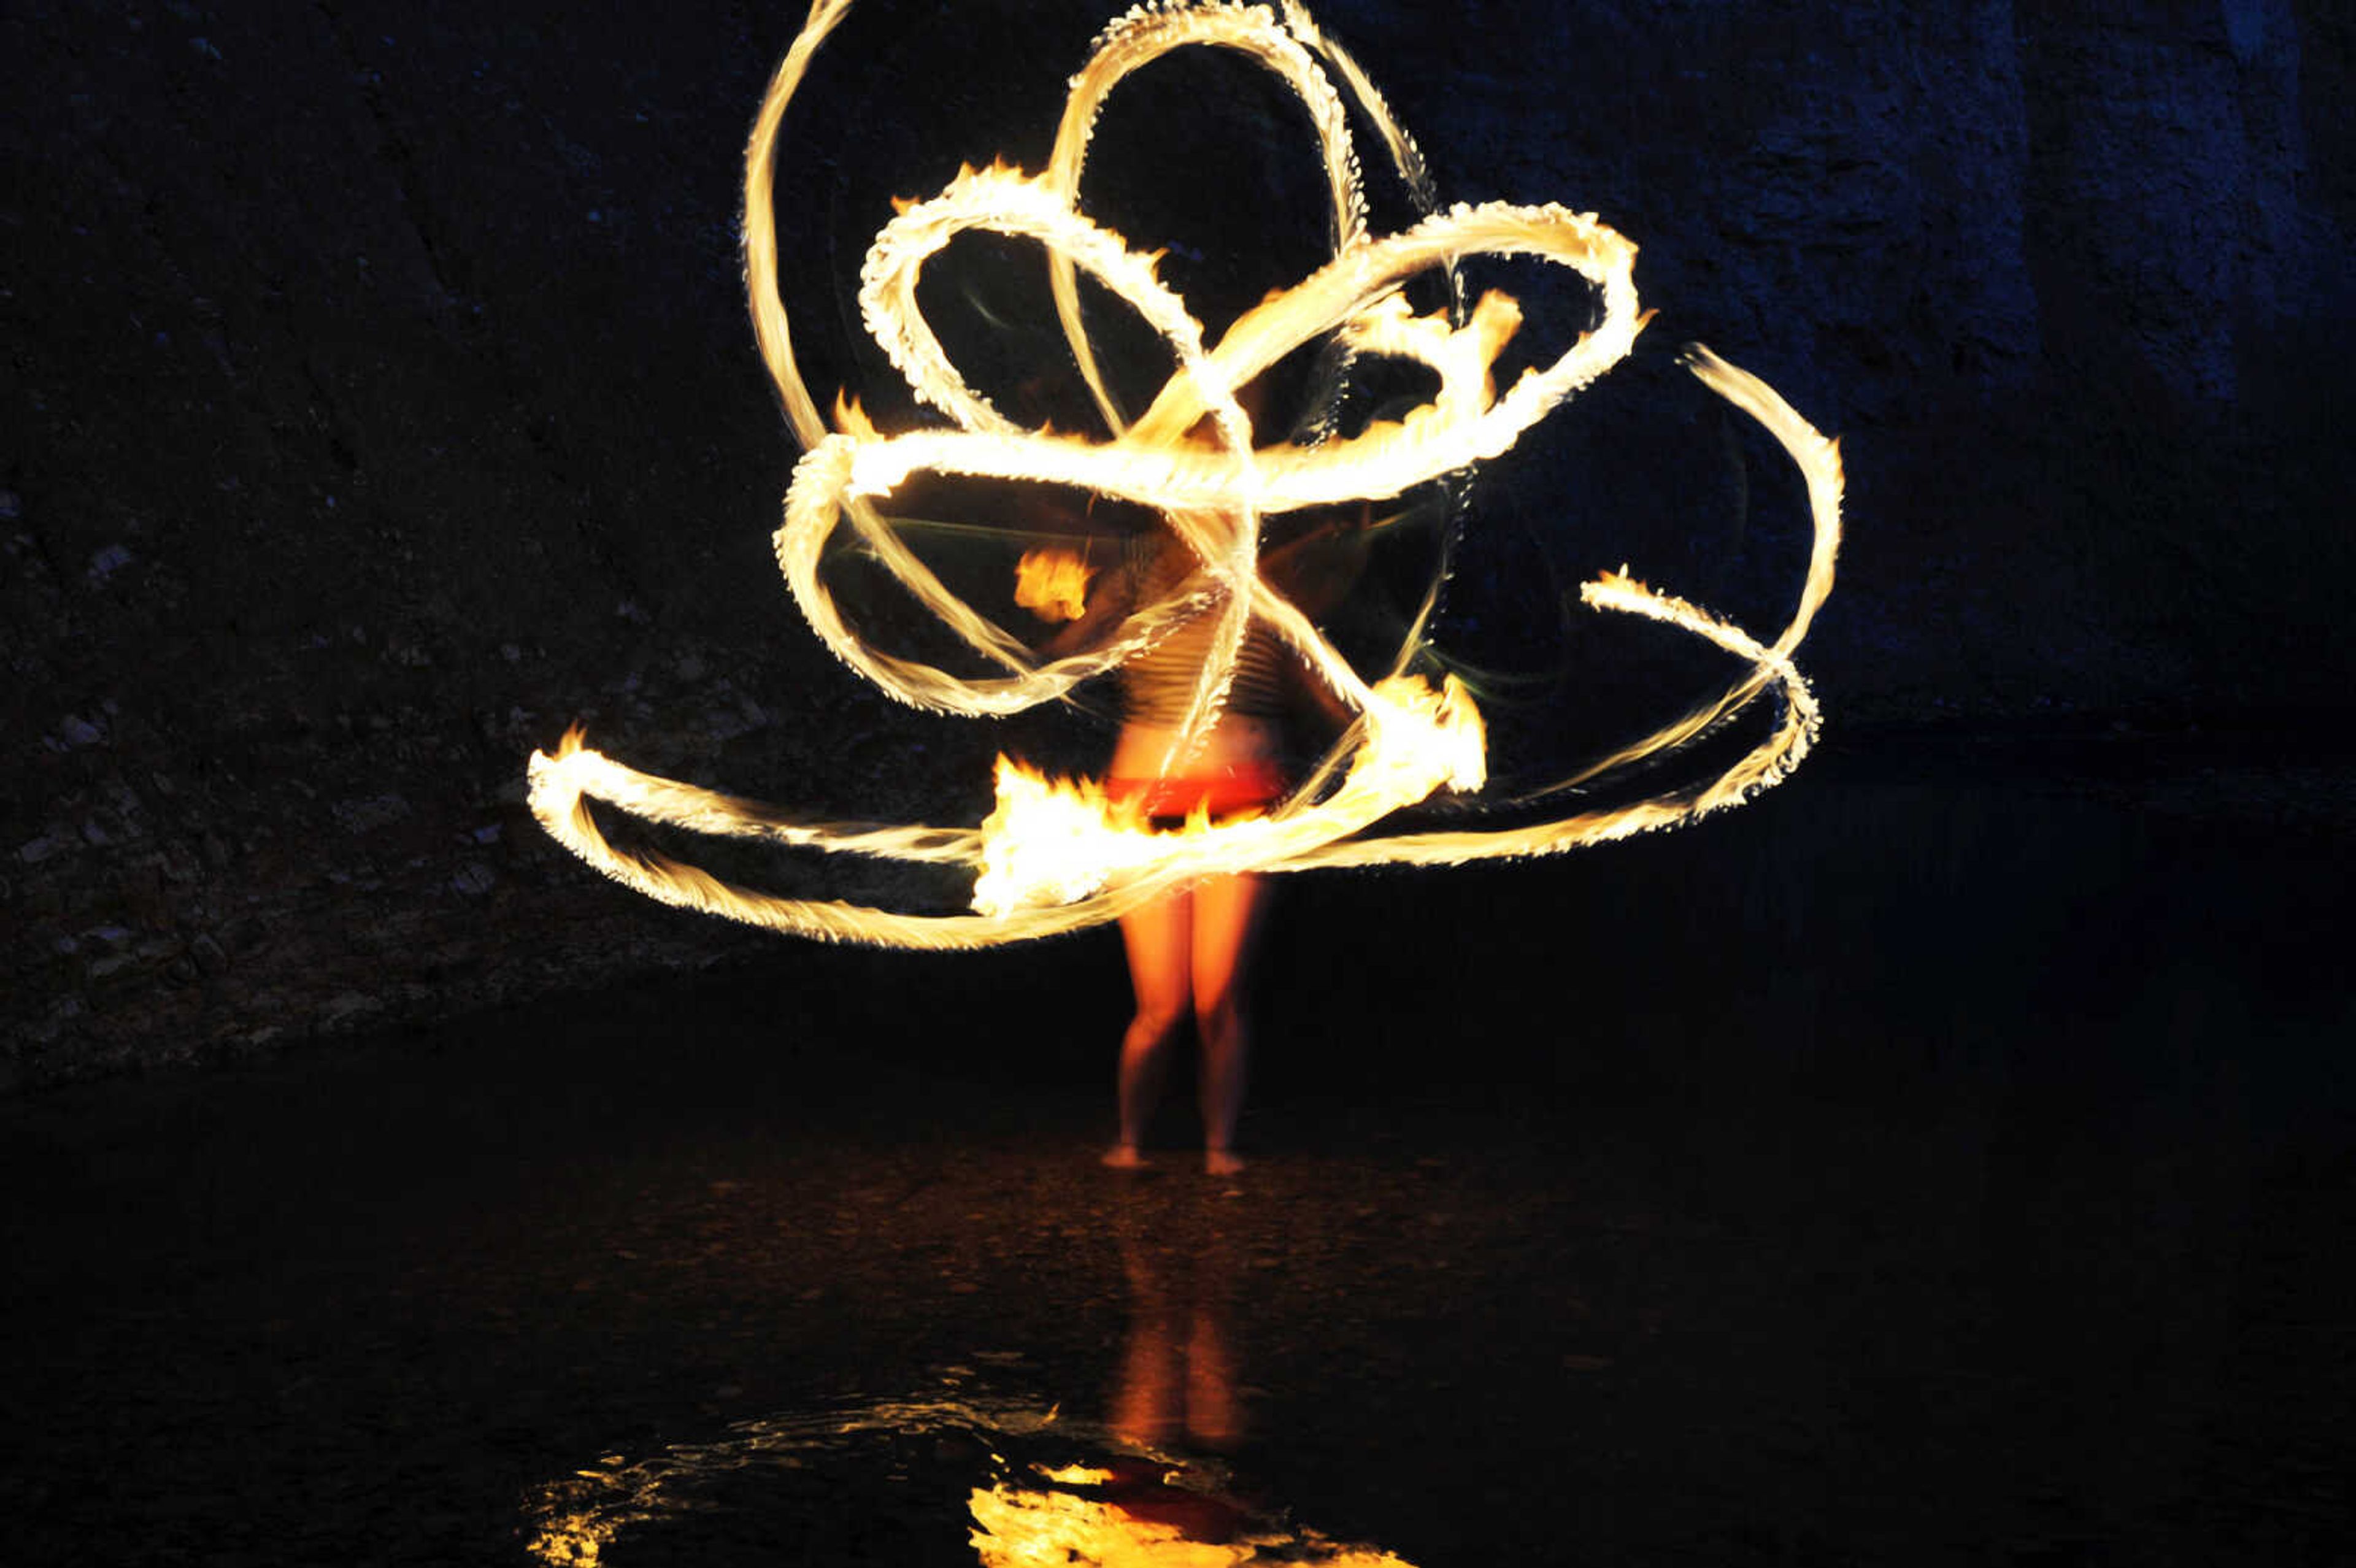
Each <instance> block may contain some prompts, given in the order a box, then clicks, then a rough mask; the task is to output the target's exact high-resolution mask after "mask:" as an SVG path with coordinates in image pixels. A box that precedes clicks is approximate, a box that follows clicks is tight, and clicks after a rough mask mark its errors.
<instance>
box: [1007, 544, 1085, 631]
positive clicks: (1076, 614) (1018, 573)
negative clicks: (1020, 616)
mask: <svg viewBox="0 0 2356 1568" xmlns="http://www.w3.org/2000/svg"><path fill="white" fill-rule="evenodd" d="M1096 574H1097V569H1096V568H1095V567H1093V566H1090V565H1088V564H1087V562H1086V561H1084V560H1081V559H1080V558H1079V556H1078V555H1077V554H1076V552H1074V551H1072V550H1068V549H1033V550H1025V551H1024V552H1023V559H1022V560H1018V561H1016V562H1015V563H1014V603H1017V604H1019V605H1021V606H1022V607H1023V609H1025V610H1028V611H1030V612H1031V613H1033V614H1034V615H1036V616H1038V617H1039V619H1041V620H1042V621H1076V620H1078V619H1079V618H1080V617H1081V616H1082V615H1085V614H1087V609H1088V580H1089V579H1090V578H1092V577H1094V576H1096Z"/></svg>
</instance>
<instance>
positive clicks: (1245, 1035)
mask: <svg viewBox="0 0 2356 1568" xmlns="http://www.w3.org/2000/svg"><path fill="white" fill-rule="evenodd" d="M1191 896H1192V898H1193V901H1194V912H1193V913H1194V921H1193V925H1194V951H1193V955H1192V957H1193V966H1194V977H1193V978H1194V1029H1195V1033H1196V1035H1197V1037H1198V1038H1199V1040H1201V1043H1202V1050H1203V1079H1202V1089H1201V1096H1202V1107H1203V1166H1204V1168H1205V1169H1206V1170H1208V1171H1209V1172H1210V1173H1211V1174H1212V1175H1214V1176H1230V1175H1233V1174H1234V1173H1235V1172H1237V1171H1238V1170H1241V1169H1242V1168H1244V1164H1243V1161H1242V1160H1241V1159H1238V1158H1237V1157H1236V1152H1235V1145H1236V1121H1237V1117H1239V1116H1241V1115H1242V1114H1243V1108H1244V1076H1245V1069H1246V1067H1247V1065H1248V1057H1249V1054H1250V1052H1249V1047H1250V1043H1251V1042H1250V1027H1251V1026H1250V1020H1249V1019H1248V1016H1247V1013H1246V1008H1245V984H1246V981H1247V980H1248V974H1247V969H1248V965H1249V962H1250V959H1251V944H1252V935H1253V933H1254V932H1255V931H1257V930H1258V925H1259V913H1260V912H1261V910H1262V909H1263V908H1265V907H1266V905H1267V901H1268V890H1267V886H1266V884H1265V883H1263V882H1262V881H1261V880H1260V879H1259V878H1258V877H1243V876H1239V877H1212V878H1209V879H1206V880H1204V881H1201V882H1198V883H1196V884H1195V886H1194V890H1193V893H1192V895H1191Z"/></svg>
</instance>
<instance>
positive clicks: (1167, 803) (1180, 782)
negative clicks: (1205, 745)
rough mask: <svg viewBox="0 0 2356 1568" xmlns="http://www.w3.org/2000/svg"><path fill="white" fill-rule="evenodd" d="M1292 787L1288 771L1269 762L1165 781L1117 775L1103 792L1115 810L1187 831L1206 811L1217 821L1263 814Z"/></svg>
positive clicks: (1226, 766)
mask: <svg viewBox="0 0 2356 1568" xmlns="http://www.w3.org/2000/svg"><path fill="white" fill-rule="evenodd" d="M1288 787H1289V785H1288V784H1287V783H1286V781H1285V776H1284V769H1283V768H1282V767H1280V766H1279V765H1278V764H1277V763H1275V762H1273V761H1271V760H1269V759H1267V758H1258V759H1253V760H1248V761H1245V762H1240V763H1226V764H1224V765H1223V766H1220V767H1216V768H1212V769H1210V770H1208V771H1206V772H1201V773H1173V774H1172V775H1171V776H1169V777H1167V778H1143V779H1141V778H1124V777H1122V776H1120V775H1119V774H1115V775H1114V776H1113V777H1111V778H1108V779H1107V780H1105V793H1106V794H1107V795H1110V796H1111V797H1112V798H1113V801H1114V803H1115V804H1116V805H1135V806H1136V807H1137V808H1138V809H1139V810H1141V811H1142V812H1143V813H1144V814H1145V819H1146V820H1147V821H1148V822H1150V823H1151V824H1152V825H1153V826H1154V827H1183V826H1184V825H1185V822H1186V819H1187V818H1188V817H1190V816H1194V813H1195V812H1197V811H1207V812H1208V813H1209V814H1210V815H1211V816H1212V817H1213V819H1217V818H1219V817H1222V816H1246V815H1248V814H1251V813H1253V812H1258V811H1264V810H1266V809H1267V808H1268V807H1269V806H1270V805H1275V804H1276V803H1277V802H1278V801H1280V800H1281V799H1283V798H1284V795H1285V792H1286V790H1287V788H1288Z"/></svg>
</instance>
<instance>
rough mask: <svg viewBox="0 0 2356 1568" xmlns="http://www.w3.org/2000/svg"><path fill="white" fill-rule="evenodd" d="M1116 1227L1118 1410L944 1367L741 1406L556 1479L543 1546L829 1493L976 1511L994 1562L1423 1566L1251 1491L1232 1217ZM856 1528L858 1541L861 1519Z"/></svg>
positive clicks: (824, 1502) (944, 1535)
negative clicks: (831, 1397)
mask: <svg viewBox="0 0 2356 1568" xmlns="http://www.w3.org/2000/svg"><path fill="white" fill-rule="evenodd" d="M1119 1245H1120V1260H1121V1271H1122V1275H1123V1276H1124V1278H1125V1279H1126V1281H1127V1284H1128V1286H1129V1322H1128V1329H1127V1334H1126V1338H1125V1342H1124V1344H1123V1347H1122V1354H1121V1358H1120V1361H1119V1373H1118V1377H1117V1380H1116V1381H1115V1384H1114V1387H1113V1388H1112V1390H1111V1391H1110V1399H1109V1401H1108V1420H1107V1421H1105V1422H1103V1423H1098V1422H1095V1421H1092V1420H1089V1419H1087V1418H1085V1417H1081V1416H1076V1415H1068V1414H1066V1413H1063V1411H1062V1408H1061V1406H1060V1404H1047V1405H1044V1407H1043V1405H1042V1403H1040V1402H1039V1401H1037V1400H1035V1399H1033V1400H1025V1399H1022V1398H1014V1397H1007V1396H1004V1395H1001V1394H997V1393H994V1392H991V1391H990V1390H989V1389H988V1388H986V1387H985V1386H983V1376H984V1374H980V1373H977V1372H976V1371H972V1370H971V1369H968V1368H964V1367H951V1368H947V1369H944V1371H943V1374H942V1378H941V1382H942V1387H941V1388H940V1389H939V1390H937V1391H936V1392H933V1393H930V1394H928V1395H926V1396H925V1397H921V1398H912V1399H907V1400H898V1401H874V1402H864V1403H846V1404H844V1405H842V1406H841V1407H838V1408H835V1409H833V1410H829V1411H819V1412H813V1413H809V1414H802V1415H791V1416H781V1417H772V1418H769V1419H766V1420H759V1421H747V1422H740V1423H737V1424H734V1425H733V1426H731V1427H730V1428H729V1429H728V1432H727V1434H726V1435H725V1436H723V1437H722V1438H721V1439H720V1440H718V1441H716V1442H712V1443H707V1444H679V1445H671V1446H669V1447H667V1448H665V1449H663V1450H662V1451H661V1452H660V1453H659V1454H655V1455H652V1456H648V1457H646V1458H642V1459H639V1460H637V1461H635V1462H632V1461H626V1460H625V1459H624V1458H623V1457H622V1456H618V1455H615V1456H607V1457H605V1459H603V1460H601V1461H600V1462H599V1463H598V1465H596V1466H595V1467H590V1468H584V1469H582V1470H579V1471H577V1472H575V1473H574V1474H573V1476H572V1477H567V1478H566V1479H563V1480H561V1481H557V1482H553V1483H552V1484H550V1485H548V1486H545V1487H543V1488H541V1489H540V1491H539V1494H538V1495H537V1497H536V1498H535V1499H533V1503H532V1506H531V1509H530V1514H529V1516H528V1518H527V1520H526V1528H527V1536H528V1542H529V1546H530V1552H531V1554H532V1555H533V1556H534V1557H535V1558H537V1559H538V1560H539V1561H540V1562H541V1563H549V1564H571V1565H575V1568H579V1565H584V1564H594V1563H607V1564H612V1563H623V1562H626V1561H628V1558H629V1554H630V1552H631V1550H632V1548H633V1547H634V1546H636V1545H637V1544H638V1543H639V1542H641V1541H644V1542H646V1544H647V1545H648V1547H650V1548H654V1549H655V1554H656V1555H658V1556H659V1557H661V1558H662V1559H663V1560H665V1561H669V1560H671V1559H672V1558H674V1557H676V1556H677V1555H678V1554H679V1553H680V1552H681V1551H682V1550H691V1549H693V1548H694V1547H695V1546H696V1545H697V1543H698V1541H699V1540H700V1539H701V1538H700V1536H699V1534H698V1531H699V1530H701V1529H703V1528H712V1529H714V1531H715V1533H716V1534H717V1535H718V1537H719V1538H720V1539H722V1540H724V1541H730V1542H738V1543H741V1542H744V1541H748V1540H751V1541H757V1540H758V1539H759V1537H760V1534H761V1530H760V1523H759V1521H760V1520H761V1519H762V1518H764V1517H766V1518H772V1519H775V1520H777V1521H778V1522H777V1528H778V1531H779V1533H780V1535H790V1534H796V1533H799V1532H801V1531H803V1530H804V1529H806V1527H807V1524H808V1522H809V1520H808V1518H807V1517H805V1516H806V1515H807V1513H808V1511H809V1510H811V1509H818V1510H823V1517H826V1518H836V1519H840V1518H855V1517H856V1516H858V1515H860V1514H861V1513H862V1510H873V1513H874V1514H875V1515H878V1516H884V1517H887V1518H889V1519H892V1520H906V1519H908V1518H909V1517H911V1516H917V1517H922V1518H923V1519H924V1520H925V1525H926V1531H927V1533H926V1536H925V1539H926V1541H930V1542H933V1543H935V1544H937V1545H938V1546H940V1547H941V1548H943V1549H944V1550H946V1549H947V1548H948V1545H949V1543H951V1542H953V1541H955V1539H956V1532H957V1531H958V1530H959V1529H960V1528H961V1529H962V1530H963V1531H964V1532H965V1539H966V1541H967V1543H968V1544H969V1546H970V1547H971V1548H972V1550H973V1552H974V1554H975V1556H976V1558H977V1559H978V1560H979V1561H980V1563H981V1564H982V1565H983V1568H1044V1565H1047V1564H1055V1565H1059V1568H1091V1565H1100V1568H1242V1565H1245V1564H1268V1565H1273V1564H1277V1563H1296V1564H1304V1565H1323V1568H1412V1565H1411V1564H1409V1563H1407V1562H1406V1561H1405V1560H1403V1559H1401V1558H1399V1557H1398V1556H1397V1555H1395V1554H1393V1553H1391V1552H1385V1551H1382V1550H1380V1549H1378V1548H1376V1547H1373V1546H1367V1545H1359V1544H1352V1543H1348V1542H1344V1541H1335V1540H1333V1538H1331V1537H1329V1536H1326V1535H1323V1534H1321V1533H1320V1532H1318V1531H1314V1530H1311V1529H1307V1528H1304V1527H1301V1526H1299V1525H1296V1524H1294V1523H1292V1522H1291V1521H1290V1520H1289V1519H1286V1518H1284V1517H1283V1516H1282V1511H1281V1510H1280V1509H1275V1508H1272V1507H1270V1506H1269V1504H1268V1503H1266V1502H1265V1501H1264V1500H1259V1499H1255V1498H1253V1497H1251V1496H1250V1488H1249V1487H1248V1485H1247V1484H1246V1482H1245V1480H1244V1479H1243V1478H1242V1477H1239V1475H1238V1473H1237V1467H1236V1462H1235V1461H1234V1460H1233V1459H1231V1458H1230V1457H1228V1456H1230V1455H1232V1454H1233V1452H1234V1451H1235V1450H1236V1449H1237V1447H1238V1445H1240V1444H1241V1442H1242V1440H1243V1437H1244V1435H1245V1432H1244V1428H1245V1418H1244V1405H1245V1401H1246V1400H1247V1398H1248V1396H1249V1394H1250V1392H1251V1391H1250V1390H1248V1388H1246V1387H1244V1386H1242V1385H1241V1384H1240V1382H1239V1381H1238V1378H1239V1371H1240V1368H1239V1366H1238V1363H1237V1357H1236V1354H1235V1352H1234V1349H1233V1345H1234V1342H1235V1336H1234V1332H1233V1317H1234V1312H1235V1304H1236V1299H1237V1285H1238V1263H1239V1259H1238V1257H1237V1252H1236V1246H1235V1243H1233V1241H1232V1240H1231V1238H1230V1237H1229V1236H1228V1235H1227V1233H1226V1230H1225V1229H1224V1228H1223V1227H1222V1226H1221V1225H1220V1224H1218V1223H1217V1222H1216V1221H1215V1220H1212V1219H1210V1218H1209V1217H1207V1216H1203V1215H1195V1216H1194V1217H1193V1218H1192V1219H1189V1218H1187V1217H1185V1216H1183V1215H1180V1216H1176V1217H1174V1218H1173V1221H1172V1222H1171V1223H1170V1224H1168V1225H1166V1226H1164V1227H1163V1228H1162V1229H1161V1230H1159V1231H1157V1232H1152V1233H1139V1232H1135V1231H1132V1230H1130V1229H1127V1228H1124V1229H1123V1230H1122V1231H1121V1232H1120V1242H1119ZM976 1360H981V1361H984V1362H988V1363H991V1364H993V1365H995V1364H1000V1363H1006V1362H1013V1361H1019V1360H1021V1358H1019V1357H1012V1356H988V1357H977V1358H976ZM959 1499H962V1503H963V1509H962V1518H961V1519H960V1517H959V1514H958V1501H959ZM935 1529H937V1534H936V1533H931V1531H933V1530H935ZM839 1533H840V1534H841V1538H842V1539H845V1540H847V1541H848V1540H855V1539H856V1536H857V1527H856V1525H855V1524H854V1525H853V1526H852V1528H851V1530H850V1531H841V1532H839ZM934 1555H937V1553H931V1552H928V1553H927V1557H926V1560H931V1558H932V1557H933V1556H934Z"/></svg>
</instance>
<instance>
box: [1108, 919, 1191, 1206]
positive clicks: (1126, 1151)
mask: <svg viewBox="0 0 2356 1568" xmlns="http://www.w3.org/2000/svg"><path fill="white" fill-rule="evenodd" d="M1193 918H1194V915H1193V895H1192V894H1190V893H1183V892H1181V893H1173V894H1171V895H1170V896H1169V897H1168V898H1162V899H1156V900H1154V901H1152V902H1151V903H1150V904H1147V905H1145V906H1144V907H1143V908H1142V909H1138V910H1134V911H1132V912H1130V913H1128V914H1125V915H1123V916H1121V920H1120V937H1121V943H1122V944H1123V945H1124V946H1125V947H1127V948H1128V950H1129V980H1130V988H1131V989H1132V990H1134V991H1135V992H1136V994H1137V1016H1136V1017H1135V1018H1133V1019H1130V1024H1129V1032H1128V1033H1127V1034H1125V1035H1123V1036H1122V1037H1121V1042H1120V1142H1119V1143H1118V1144H1116V1145H1114V1146H1113V1147H1112V1150H1111V1152H1110V1153H1108V1154H1107V1155H1106V1156H1105V1163H1106V1164H1107V1165H1113V1166H1135V1165H1141V1164H1143V1163H1144V1156H1143V1155H1142V1154H1141V1152H1140V1147H1141V1144H1142V1143H1143V1142H1144V1138H1145V1130H1146V1128H1147V1127H1148V1126H1149V1125H1151V1123H1152V1121H1153V1107H1154V1105H1155V1104H1157V1103H1158V1102H1159V1101H1160V1099H1161V1098H1162V1073H1163V1072H1164V1071H1165V1070H1166V1069H1167V1068H1168V1066H1169V1064H1170V1041H1171V1038H1172V1037H1173V1035H1175V1034H1176V1033H1177V1032H1178V1026H1179V1025H1180V1023H1182V1022H1183V1021H1184V1019H1185V1017H1186V989H1187V948H1188V944H1189V934H1188V927H1189V925H1190V924H1191V923H1192V922H1193Z"/></svg>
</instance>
